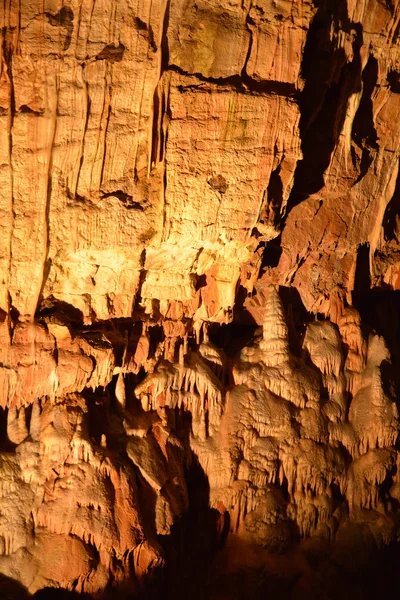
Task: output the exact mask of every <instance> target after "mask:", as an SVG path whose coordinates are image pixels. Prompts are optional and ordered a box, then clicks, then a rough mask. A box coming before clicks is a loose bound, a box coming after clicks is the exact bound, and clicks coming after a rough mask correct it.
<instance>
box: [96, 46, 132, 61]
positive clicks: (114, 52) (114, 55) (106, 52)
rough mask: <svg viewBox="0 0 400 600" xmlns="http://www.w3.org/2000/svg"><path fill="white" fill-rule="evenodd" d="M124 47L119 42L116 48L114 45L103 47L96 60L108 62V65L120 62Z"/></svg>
mask: <svg viewBox="0 0 400 600" xmlns="http://www.w3.org/2000/svg"><path fill="white" fill-rule="evenodd" d="M124 53H125V46H124V45H123V44H121V42H120V43H119V44H118V46H116V45H115V44H108V45H107V46H104V48H103V50H102V51H101V52H99V54H98V55H97V56H96V59H97V60H108V62H110V63H115V62H121V60H122V59H123V58H124Z"/></svg>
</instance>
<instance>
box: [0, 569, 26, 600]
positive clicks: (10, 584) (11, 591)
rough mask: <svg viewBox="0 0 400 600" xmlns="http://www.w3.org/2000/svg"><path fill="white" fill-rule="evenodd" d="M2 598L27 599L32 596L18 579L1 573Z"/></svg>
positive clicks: (3, 599)
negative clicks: (15, 579)
mask: <svg viewBox="0 0 400 600" xmlns="http://www.w3.org/2000/svg"><path fill="white" fill-rule="evenodd" d="M0 598H1V600H25V599H28V598H31V596H30V594H28V592H27V591H26V589H25V588H24V586H23V585H21V584H20V583H19V582H18V581H14V579H11V578H10V577H6V576H5V575H2V574H0Z"/></svg>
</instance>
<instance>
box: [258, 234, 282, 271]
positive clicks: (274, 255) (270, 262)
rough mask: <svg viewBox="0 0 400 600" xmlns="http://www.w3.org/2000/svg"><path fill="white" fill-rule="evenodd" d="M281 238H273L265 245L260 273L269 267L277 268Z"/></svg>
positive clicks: (280, 252)
mask: <svg viewBox="0 0 400 600" xmlns="http://www.w3.org/2000/svg"><path fill="white" fill-rule="evenodd" d="M281 241H282V236H281V235H279V236H278V237H276V238H274V239H273V240H271V241H270V242H267V243H266V244H265V250H264V252H263V257H262V263H261V269H260V272H262V271H263V270H265V269H266V268H269V267H272V268H274V267H277V266H278V264H279V260H280V258H281V254H282V246H281Z"/></svg>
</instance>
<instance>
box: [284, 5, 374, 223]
mask: <svg viewBox="0 0 400 600" xmlns="http://www.w3.org/2000/svg"><path fill="white" fill-rule="evenodd" d="M332 30H333V31H344V32H346V33H347V35H348V36H351V37H352V40H353V41H352V46H353V59H352V61H351V62H350V61H349V60H348V57H347V56H346V52H345V50H344V48H342V47H337V46H336V45H335V40H332V39H331V31H332ZM362 44H363V35H362V27H361V24H360V23H353V22H351V21H350V20H349V18H348V15H347V3H346V1H344V0H340V2H336V3H335V2H329V1H326V2H322V3H321V4H320V6H319V9H318V11H317V14H316V16H315V17H314V20H313V21H312V23H311V26H310V29H309V33H308V36H307V41H306V46H305V49H304V54H303V61H302V76H303V78H304V79H305V82H306V83H305V88H304V91H303V93H302V95H301V99H300V111H301V119H300V137H301V140H302V143H301V148H302V152H303V159H302V160H301V161H299V162H298V163H297V168H296V171H295V176H294V186H293V190H292V193H291V196H290V199H289V202H288V212H289V211H290V210H291V209H292V208H293V207H294V206H296V205H297V204H298V203H299V202H301V201H302V200H303V199H305V198H306V197H308V196H309V195H311V194H313V193H316V192H318V191H319V190H320V189H321V188H322V187H323V186H324V173H325V171H326V169H327V167H328V166H329V163H330V160H331V156H332V153H333V151H334V148H335V146H336V144H337V141H338V138H339V135H340V132H341V130H342V127H343V123H344V119H345V116H346V109H347V101H348V99H349V97H350V96H351V95H352V94H354V93H356V92H359V91H360V89H361V58H360V48H361V46H362Z"/></svg>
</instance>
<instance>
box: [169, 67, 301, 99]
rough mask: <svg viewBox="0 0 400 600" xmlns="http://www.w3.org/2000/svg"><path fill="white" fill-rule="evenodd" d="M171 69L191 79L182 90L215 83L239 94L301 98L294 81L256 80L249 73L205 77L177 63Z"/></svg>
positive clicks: (181, 87) (199, 87) (180, 89)
mask: <svg viewBox="0 0 400 600" xmlns="http://www.w3.org/2000/svg"><path fill="white" fill-rule="evenodd" d="M168 70H169V71H174V72H175V73H179V74H180V75H183V76H184V77H188V78H189V79H190V82H191V83H190V84H189V85H187V86H186V85H180V86H178V89H179V91H180V92H182V93H184V92H185V91H192V90H199V89H201V88H202V84H206V83H207V84H210V83H211V84H214V85H216V86H220V87H221V91H224V90H227V89H228V90H232V91H235V92H237V93H238V94H248V93H249V92H251V93H253V94H255V95H263V94H267V95H276V96H284V97H285V98H289V97H290V98H293V99H294V100H296V99H298V98H299V92H298V90H297V88H296V86H295V85H294V84H292V83H285V82H283V81H256V80H255V79H252V78H251V77H249V76H248V75H244V74H242V75H231V76H229V77H205V76H204V75H202V74H201V73H187V72H186V71H184V69H181V67H178V66H176V65H169V67H168ZM194 78H196V79H198V80H199V82H200V83H192V82H193V79H194Z"/></svg>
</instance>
